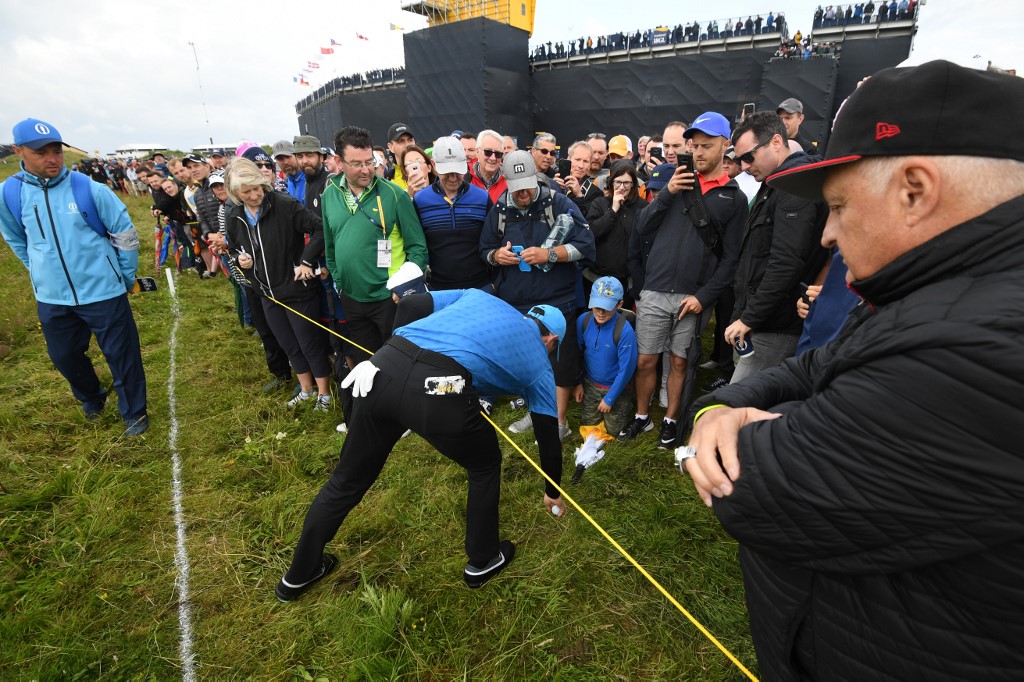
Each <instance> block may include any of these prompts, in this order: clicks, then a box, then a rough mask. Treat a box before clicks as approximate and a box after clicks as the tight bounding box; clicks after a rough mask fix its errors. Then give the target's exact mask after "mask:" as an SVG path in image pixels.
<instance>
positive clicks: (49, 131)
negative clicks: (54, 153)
mask: <svg viewBox="0 0 1024 682" xmlns="http://www.w3.org/2000/svg"><path fill="white" fill-rule="evenodd" d="M54 142H60V143H61V144H63V143H64V140H62V139H61V137H60V133H59V132H57V129H56V128H54V127H53V126H52V125H50V124H49V123H46V122H45V121H40V120H39V119H38V118H26V119H25V120H24V121H20V122H19V123H16V124H14V144H16V145H18V146H19V147H28V148H29V149H42V148H43V147H45V146H46V145H48V144H52V143H54Z"/></svg>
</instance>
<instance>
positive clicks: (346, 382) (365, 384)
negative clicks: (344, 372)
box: [341, 360, 380, 398]
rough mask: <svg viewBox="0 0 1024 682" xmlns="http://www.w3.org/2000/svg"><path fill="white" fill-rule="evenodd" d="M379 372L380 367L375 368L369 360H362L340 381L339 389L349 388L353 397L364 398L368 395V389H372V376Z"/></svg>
mask: <svg viewBox="0 0 1024 682" xmlns="http://www.w3.org/2000/svg"><path fill="white" fill-rule="evenodd" d="M379 371H380V367H377V366H376V365H374V364H373V363H372V362H370V361H369V360H363V361H362V362H360V363H359V364H358V365H356V366H355V367H354V368H353V369H352V371H351V372H349V373H348V376H347V377H345V378H344V379H343V380H342V382H341V387H342V388H348V387H349V386H351V387H352V395H353V396H354V397H356V398H365V397H366V396H367V394H369V392H370V389H371V388H373V377H374V375H375V374H377V372H379Z"/></svg>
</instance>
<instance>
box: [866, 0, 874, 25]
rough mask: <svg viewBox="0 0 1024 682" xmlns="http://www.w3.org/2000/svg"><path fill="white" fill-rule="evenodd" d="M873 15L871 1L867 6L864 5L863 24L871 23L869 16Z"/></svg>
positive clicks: (870, 0) (869, 0) (872, 3)
mask: <svg viewBox="0 0 1024 682" xmlns="http://www.w3.org/2000/svg"><path fill="white" fill-rule="evenodd" d="M874 13H875V3H874V2H873V1H872V0H868V2H867V4H866V5H864V23H865V24H870V23H871V15H872V14H874Z"/></svg>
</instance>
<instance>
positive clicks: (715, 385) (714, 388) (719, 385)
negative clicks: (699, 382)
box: [703, 377, 729, 393]
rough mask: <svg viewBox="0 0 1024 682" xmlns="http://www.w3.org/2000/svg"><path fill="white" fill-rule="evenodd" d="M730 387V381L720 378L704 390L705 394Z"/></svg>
mask: <svg viewBox="0 0 1024 682" xmlns="http://www.w3.org/2000/svg"><path fill="white" fill-rule="evenodd" d="M728 385H729V380H728V379H726V378H725V377H718V378H717V379H715V380H714V381H712V382H711V383H710V384H708V385H707V386H705V387H704V389H703V390H704V392H705V393H711V391H717V390H718V389H720V388H722V387H723V386H728Z"/></svg>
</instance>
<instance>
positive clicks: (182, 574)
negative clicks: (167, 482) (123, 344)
mask: <svg viewBox="0 0 1024 682" xmlns="http://www.w3.org/2000/svg"><path fill="white" fill-rule="evenodd" d="M164 274H165V275H167V289H168V290H169V291H170V292H171V309H172V312H173V313H174V320H173V321H172V322H171V340H170V347H171V359H170V375H169V376H168V378H167V411H168V415H169V417H170V430H169V433H168V435H167V444H168V447H169V448H170V451H171V475H172V478H173V485H172V488H173V494H174V526H175V528H176V529H177V536H178V541H177V546H176V548H175V550H174V567H175V569H176V570H177V576H176V577H175V579H174V586H175V587H176V588H177V590H178V622H179V623H180V625H181V642H180V644H179V645H178V655H179V656H180V658H181V679H182V680H184V682H193V681H194V680H195V679H196V670H195V654H194V653H193V652H192V602H191V597H190V596H189V587H188V553H187V552H186V550H185V513H184V511H183V510H182V506H181V457H180V455H179V454H178V410H177V408H178V401H177V397H176V395H175V390H174V388H175V386H174V374H175V348H176V346H177V337H178V318H179V313H180V309H179V308H178V294H177V292H176V291H175V288H174V278H173V275H172V274H171V269H170V268H165V269H164Z"/></svg>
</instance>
